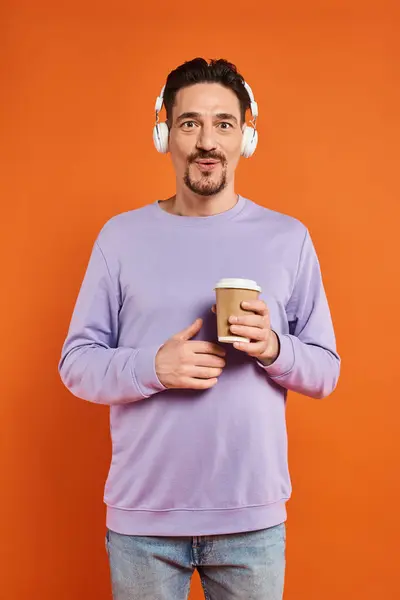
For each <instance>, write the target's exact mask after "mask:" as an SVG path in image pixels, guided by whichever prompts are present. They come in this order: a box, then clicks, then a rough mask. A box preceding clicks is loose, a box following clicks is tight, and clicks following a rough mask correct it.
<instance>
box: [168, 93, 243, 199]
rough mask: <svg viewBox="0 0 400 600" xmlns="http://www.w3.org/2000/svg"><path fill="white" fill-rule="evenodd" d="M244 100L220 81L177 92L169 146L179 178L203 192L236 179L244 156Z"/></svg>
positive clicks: (217, 189) (212, 191)
mask: <svg viewBox="0 0 400 600" xmlns="http://www.w3.org/2000/svg"><path fill="white" fill-rule="evenodd" d="M241 143H242V127H241V118H240V104H239V100H238V98H237V96H236V95H235V93H234V92H232V90H230V89H229V88H226V87H224V86H222V85H220V84H219V83H196V84H194V85H192V86H190V87H186V88H183V89H181V90H179V91H178V93H177V94H176V99H175V105H174V107H173V109H172V123H171V128H170V138H169V149H170V152H171V157H172V162H173V165H174V168H175V172H176V175H177V178H178V180H183V181H184V183H185V184H186V186H187V187H188V188H189V189H190V190H191V191H192V192H194V193H195V194H199V195H200V196H213V195H214V194H218V193H219V192H220V191H222V190H223V189H224V188H225V187H226V185H227V183H229V182H230V181H232V179H233V176H234V172H235V169H236V165H237V163H238V160H239V158H240V149H241Z"/></svg>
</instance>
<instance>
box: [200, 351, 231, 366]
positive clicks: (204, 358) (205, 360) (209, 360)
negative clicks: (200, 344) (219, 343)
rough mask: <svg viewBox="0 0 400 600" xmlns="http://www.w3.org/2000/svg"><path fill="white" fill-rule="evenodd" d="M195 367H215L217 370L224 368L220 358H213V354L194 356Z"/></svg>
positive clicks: (222, 360)
mask: <svg viewBox="0 0 400 600" xmlns="http://www.w3.org/2000/svg"><path fill="white" fill-rule="evenodd" d="M195 361H196V367H215V368H217V369H223V368H224V367H225V364H226V363H225V360H224V359H223V358H222V356H215V354H196V358H195Z"/></svg>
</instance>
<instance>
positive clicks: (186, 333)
mask: <svg viewBox="0 0 400 600" xmlns="http://www.w3.org/2000/svg"><path fill="white" fill-rule="evenodd" d="M202 325H203V319H196V320H195V321H194V322H193V323H192V324H191V325H189V327H186V329H183V331H180V332H179V333H177V334H176V335H174V338H176V339H179V340H183V341H186V340H190V339H191V338H192V337H194V336H195V335H196V333H198V332H199V331H200V329H201V327H202Z"/></svg>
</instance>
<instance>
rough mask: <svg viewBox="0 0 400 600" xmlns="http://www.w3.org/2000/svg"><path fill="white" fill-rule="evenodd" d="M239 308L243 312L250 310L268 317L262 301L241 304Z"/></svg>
mask: <svg viewBox="0 0 400 600" xmlns="http://www.w3.org/2000/svg"><path fill="white" fill-rule="evenodd" d="M241 307H242V308H243V310H252V311H253V312H255V313H258V314H259V315H268V314H269V311H268V307H267V305H266V304H265V302H264V301H263V300H249V301H248V302H246V301H245V302H242V303H241Z"/></svg>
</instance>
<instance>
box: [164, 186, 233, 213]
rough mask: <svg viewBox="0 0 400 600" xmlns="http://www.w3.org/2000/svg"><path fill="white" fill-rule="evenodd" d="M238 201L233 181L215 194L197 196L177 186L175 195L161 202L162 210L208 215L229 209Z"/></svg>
mask: <svg viewBox="0 0 400 600" xmlns="http://www.w3.org/2000/svg"><path fill="white" fill-rule="evenodd" d="M237 201H238V195H237V194H236V193H235V191H234V188H233V182H232V184H231V185H228V186H227V187H226V188H225V189H224V190H222V191H221V192H220V193H219V194H216V195H215V196H199V195H198V194H194V193H193V192H192V191H191V190H189V189H188V188H186V187H185V188H180V189H178V188H177V191H176V194H175V196H172V197H171V198H168V200H165V201H164V202H162V203H161V205H162V207H163V208H164V210H166V211H167V212H169V213H172V214H175V215H180V216H182V217H209V216H212V215H217V214H219V213H222V212H225V211H227V210H230V209H231V208H233V207H234V206H235V204H236V203H237Z"/></svg>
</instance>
